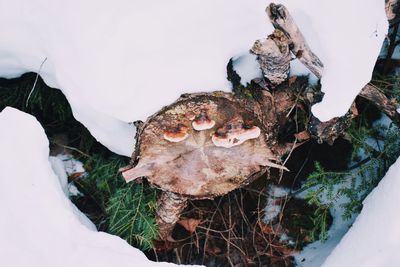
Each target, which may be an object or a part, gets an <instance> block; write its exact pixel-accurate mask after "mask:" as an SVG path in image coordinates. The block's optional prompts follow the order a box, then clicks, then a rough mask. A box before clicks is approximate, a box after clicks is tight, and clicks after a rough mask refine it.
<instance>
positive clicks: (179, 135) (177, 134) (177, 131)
mask: <svg viewBox="0 0 400 267" xmlns="http://www.w3.org/2000/svg"><path fill="white" fill-rule="evenodd" d="M188 136H189V133H188V127H186V126H185V125H182V124H179V125H178V126H177V127H176V128H173V129H172V130H167V131H164V135H163V137H164V139H165V140H167V141H169V142H173V143H177V142H181V141H183V140H185V139H186V138H188Z"/></svg>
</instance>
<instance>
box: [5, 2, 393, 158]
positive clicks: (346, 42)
mask: <svg viewBox="0 0 400 267" xmlns="http://www.w3.org/2000/svg"><path fill="white" fill-rule="evenodd" d="M280 2H282V3H284V4H286V5H287V7H288V8H289V10H290V12H291V13H292V14H293V16H294V18H295V20H296V22H297V23H298V25H299V26H300V28H301V30H302V31H303V33H304V35H305V38H306V40H307V41H308V43H309V45H310V47H311V48H312V49H313V51H314V52H315V53H316V54H317V55H318V56H319V57H320V58H321V59H322V61H323V62H324V64H325V72H324V77H323V79H322V90H323V91H324V92H326V95H325V99H324V101H323V102H322V103H321V104H319V105H318V106H315V107H314V108H313V111H314V113H315V115H316V116H318V117H319V118H320V119H321V120H327V119H329V118H331V117H333V116H338V115H342V114H344V113H345V112H346V111H347V109H348V107H349V106H350V103H351V102H352V101H353V99H354V97H355V95H356V94H357V93H358V91H359V90H360V89H361V88H362V87H363V86H364V85H365V84H366V83H367V82H368V81H369V79H370V77H371V73H372V68H373V66H374V63H375V60H376V57H377V55H378V52H379V49H380V46H381V43H382V40H383V38H384V36H385V33H386V31H387V22H386V18H385V14H384V1H381V0H368V1H366V0H352V1H348V0H335V1H319V0H302V1H298V0H285V1H280ZM268 3H270V1H267V0H254V1H251V2H249V1H247V0H218V1H215V0H208V1H205V0H170V1H165V0H151V1H138V0H135V1H132V0H118V1H106V0H100V1H95V0H92V1H78V0H71V1H65V0H51V1H50V0H13V1H6V0H0V23H1V25H7V26H6V27H3V28H2V42H1V43H0V75H1V76H3V77H15V76H18V75H20V74H22V73H24V72H27V71H34V72H38V71H39V69H40V66H41V65H42V63H43V62H44V61H45V62H44V63H43V67H42V68H41V69H40V74H41V76H42V77H43V78H44V80H45V82H46V83H47V84H48V85H50V86H53V87H57V88H60V89H61V90H62V91H63V93H64V94H65V95H66V97H67V99H68V101H69V102H70V104H71V106H72V109H73V113H74V116H75V117H76V119H77V120H79V121H80V122H82V123H83V124H84V125H85V126H86V127H87V128H88V129H89V130H90V132H91V133H92V135H93V136H95V137H96V139H97V140H99V141H100V142H101V143H103V144H104V145H105V146H107V147H108V148H110V149H111V150H113V151H114V152H117V153H119V154H122V155H126V156H130V155H131V153H132V150H133V143H134V131H135V129H134V127H133V126H132V125H131V124H128V122H132V121H135V120H139V119H140V120H144V119H146V118H147V117H148V116H149V115H151V114H152V113H154V112H155V111H157V110H158V109H160V108H161V107H162V106H164V105H167V104H169V103H171V102H172V101H174V100H175V99H176V98H178V97H179V95H180V94H181V93H184V92H198V91H212V90H230V84H229V83H228V81H227V80H226V65H227V63H228V61H229V59H230V58H235V59H239V61H245V63H246V64H250V65H251V66H250V65H249V66H247V67H246V66H244V65H246V64H244V65H243V66H241V67H240V68H241V69H244V70H247V71H245V73H246V74H249V75H247V76H245V77H243V82H248V81H249V80H250V79H251V77H250V76H251V75H255V73H257V71H255V69H254V62H253V63H251V60H248V59H249V58H248V56H246V55H248V50H249V49H250V48H251V46H252V44H253V42H254V41H255V40H257V39H261V38H264V37H266V36H267V35H268V34H269V33H271V32H272V26H271V24H270V23H269V22H268V19H267V17H266V15H265V12H264V10H265V7H266V6H267V4H268ZM361 7H362V12H360V8H361ZM241 57H242V58H241ZM249 62H250V63H249ZM239 65H241V64H239ZM292 72H293V73H296V69H293V70H292ZM257 75H258V74H257ZM338 103H340V104H338Z"/></svg>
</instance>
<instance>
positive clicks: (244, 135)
mask: <svg viewBox="0 0 400 267" xmlns="http://www.w3.org/2000/svg"><path fill="white" fill-rule="evenodd" d="M260 134H261V130H260V128H258V127H257V126H253V127H251V128H250V129H243V130H241V131H237V132H233V133H227V134H226V136H218V135H216V134H213V136H212V142H213V143H214V145H215V146H217V147H225V148H231V147H234V146H238V145H241V144H243V143H244V142H246V141H247V140H250V139H254V138H258V137H259V136H260Z"/></svg>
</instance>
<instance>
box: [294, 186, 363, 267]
mask: <svg viewBox="0 0 400 267" xmlns="http://www.w3.org/2000/svg"><path fill="white" fill-rule="evenodd" d="M342 186H343V185H338V186H336V187H335V188H334V191H335V192H336V191H337V190H338V189H339V188H341V187H342ZM306 193H307V192H303V193H302V194H301V195H299V196H297V197H304V196H305V195H306ZM322 201H323V202H324V200H322ZM347 201H348V200H347V198H345V197H341V198H340V199H338V201H337V202H335V206H334V207H333V208H332V209H331V210H330V212H331V215H332V218H333V221H332V225H331V226H330V228H329V231H328V236H329V238H328V239H327V240H326V241H324V242H321V241H316V242H313V243H311V244H309V245H307V246H306V247H305V248H303V250H302V251H301V252H300V253H298V254H296V255H294V257H295V260H296V263H297V266H299V267H320V266H321V265H322V264H323V262H324V261H325V260H326V258H327V257H328V256H329V254H330V253H331V252H332V251H333V249H334V248H335V247H336V246H337V244H338V243H339V242H340V240H341V238H342V237H343V236H344V235H345V234H346V232H347V231H348V229H349V227H350V226H351V224H352V223H353V222H354V219H355V217H353V218H350V219H348V220H344V219H343V217H342V215H343V213H344V211H345V209H344V208H343V207H342V206H341V205H342V204H344V203H346V202H347ZM338 266H341V265H338ZM355 266H357V265H355Z"/></svg>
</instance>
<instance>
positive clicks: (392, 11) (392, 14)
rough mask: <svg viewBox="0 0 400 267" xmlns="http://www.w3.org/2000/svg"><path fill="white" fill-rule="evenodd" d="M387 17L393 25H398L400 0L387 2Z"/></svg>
mask: <svg viewBox="0 0 400 267" xmlns="http://www.w3.org/2000/svg"><path fill="white" fill-rule="evenodd" d="M385 2H386V4H385V11H386V16H387V18H388V20H389V23H390V24H391V25H393V24H395V23H398V22H399V20H400V2H399V0H386V1H385Z"/></svg>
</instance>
